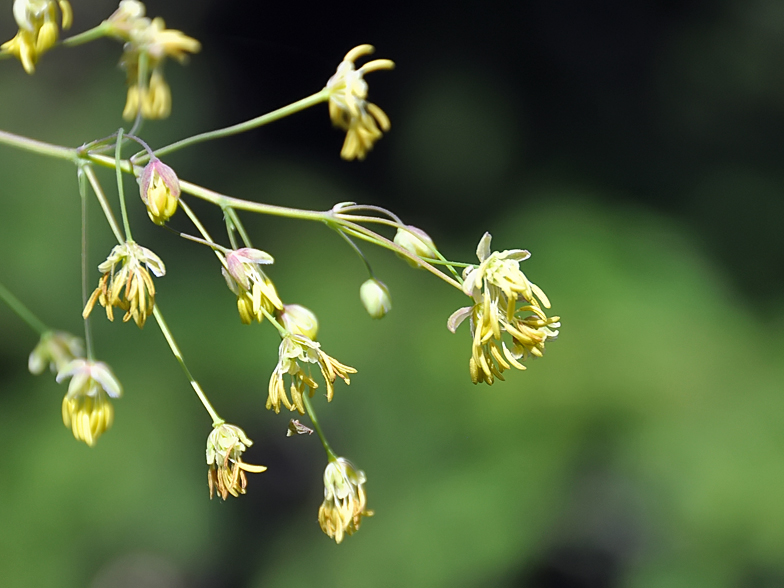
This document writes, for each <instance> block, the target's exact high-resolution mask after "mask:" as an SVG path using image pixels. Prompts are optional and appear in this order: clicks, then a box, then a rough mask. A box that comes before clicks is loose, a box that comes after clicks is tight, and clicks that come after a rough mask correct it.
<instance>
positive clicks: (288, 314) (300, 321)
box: [280, 304, 319, 341]
mask: <svg viewBox="0 0 784 588" xmlns="http://www.w3.org/2000/svg"><path fill="white" fill-rule="evenodd" d="M280 320H281V322H282V323H283V326H284V327H285V328H286V330H288V331H289V332H290V333H291V334H292V335H304V336H305V337H307V338H308V339H310V340H311V341H315V340H316V336H317V335H318V328H319V324H318V319H317V318H316V315H315V314H313V312H312V311H310V310H308V309H307V308H305V307H304V306H301V305H299V304H287V305H286V306H284V307H283V311H282V312H281V313H280Z"/></svg>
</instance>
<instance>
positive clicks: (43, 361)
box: [27, 331, 84, 375]
mask: <svg viewBox="0 0 784 588" xmlns="http://www.w3.org/2000/svg"><path fill="white" fill-rule="evenodd" d="M83 356H84V346H83V345H82V340H81V339H80V338H79V337H74V336H73V335H71V334H70V333H66V332H65V331H49V332H47V333H44V334H43V335H41V340H40V341H39V342H38V345H36V346H35V349H33V351H32V353H30V358H29V360H28V362H27V367H28V368H29V369H30V373H32V374H36V375H37V374H40V373H43V371H44V370H45V369H46V366H47V365H48V366H49V368H50V369H51V370H52V371H53V372H59V371H60V370H61V369H63V368H64V367H65V366H66V365H68V364H69V363H70V362H72V361H73V360H74V359H76V358H78V357H83Z"/></svg>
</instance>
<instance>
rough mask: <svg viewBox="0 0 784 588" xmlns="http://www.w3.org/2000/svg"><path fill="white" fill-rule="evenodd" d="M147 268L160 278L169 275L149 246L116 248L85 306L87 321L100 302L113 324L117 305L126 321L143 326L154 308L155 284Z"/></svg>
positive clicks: (100, 267) (128, 243) (108, 258)
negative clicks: (131, 320)
mask: <svg viewBox="0 0 784 588" xmlns="http://www.w3.org/2000/svg"><path fill="white" fill-rule="evenodd" d="M118 267H119V269H118ZM148 269H149V270H150V271H151V272H152V273H153V274H155V276H156V277H158V278H160V277H161V276H163V275H164V274H165V273H166V268H165V266H164V265H163V262H162V261H161V258H160V257H158V256H157V255H155V254H154V253H153V252H152V251H150V250H149V249H147V248H146V247H141V246H140V245H137V244H136V243H134V242H133V241H126V242H125V243H123V244H122V245H116V246H115V247H114V249H112V252H111V253H110V254H109V257H107V258H106V261H104V262H103V263H101V265H99V266H98V271H100V272H102V273H103V276H101V278H100V280H99V281H98V287H97V288H96V289H95V291H94V292H93V293H92V296H90V299H89V300H88V301H87V304H86V305H85V307H84V312H83V313H82V315H83V316H84V318H87V317H88V316H90V313H91V312H92V310H93V307H94V306H95V302H96V301H98V302H99V303H100V304H101V306H103V307H104V308H106V316H107V317H108V318H109V320H110V321H113V320H114V312H113V308H114V307H115V306H117V307H119V308H121V309H123V310H124V311H125V316H124V317H123V322H127V321H129V320H130V319H131V318H133V320H134V321H136V324H137V325H139V327H143V326H144V323H145V321H146V320H147V317H148V316H150V315H151V314H152V311H153V308H154V306H155V285H154V284H153V282H152V278H151V277H150V272H148V271H147V270H148Z"/></svg>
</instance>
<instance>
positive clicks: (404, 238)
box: [395, 225, 436, 268]
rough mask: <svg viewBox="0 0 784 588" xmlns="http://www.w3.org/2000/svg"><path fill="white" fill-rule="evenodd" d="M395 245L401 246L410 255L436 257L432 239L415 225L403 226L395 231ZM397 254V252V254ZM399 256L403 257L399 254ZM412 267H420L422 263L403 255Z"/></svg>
mask: <svg viewBox="0 0 784 588" xmlns="http://www.w3.org/2000/svg"><path fill="white" fill-rule="evenodd" d="M395 245H397V246H399V247H402V248H403V249H405V250H406V251H408V252H409V253H411V254H412V255H415V256H417V257H427V258H430V259H432V258H434V257H436V246H435V243H433V239H431V238H430V235H428V234H427V233H426V232H425V231H423V230H422V229H419V228H417V227H415V226H412V225H408V226H407V227H405V228H402V227H401V228H399V229H398V230H397V233H395ZM398 255H399V254H398ZM400 257H403V256H402V255H400ZM403 259H405V260H406V261H407V262H408V264H409V265H411V266H412V267H419V268H421V267H422V264H420V263H417V262H416V261H414V260H412V259H410V258H408V257H403Z"/></svg>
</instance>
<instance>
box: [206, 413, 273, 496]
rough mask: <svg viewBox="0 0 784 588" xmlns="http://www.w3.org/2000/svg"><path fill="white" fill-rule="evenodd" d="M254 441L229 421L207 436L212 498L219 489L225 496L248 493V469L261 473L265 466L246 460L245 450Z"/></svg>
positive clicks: (208, 474)
mask: <svg viewBox="0 0 784 588" xmlns="http://www.w3.org/2000/svg"><path fill="white" fill-rule="evenodd" d="M251 445H253V441H251V440H250V439H248V436H247V435H246V434H245V431H243V430H242V429H240V428H239V427H236V426H234V425H227V424H225V423H223V424H220V425H217V426H215V427H214V428H213V429H212V432H211V433H210V435H209V437H207V465H208V466H209V469H208V470H207V483H208V484H209V487H210V499H212V497H213V496H214V495H215V492H216V491H217V492H218V494H219V495H220V497H221V498H223V500H226V499H227V498H228V497H229V494H231V495H232V496H234V497H237V496H239V495H240V494H245V488H246V487H247V486H248V479H247V477H246V476H245V472H251V473H254V474H259V473H261V472H263V471H264V470H266V469H267V468H266V467H265V466H259V465H252V464H247V463H245V462H244V461H242V453H243V452H244V451H245V450H246V449H247V448H248V447H250V446H251Z"/></svg>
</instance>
